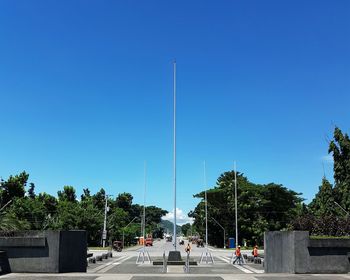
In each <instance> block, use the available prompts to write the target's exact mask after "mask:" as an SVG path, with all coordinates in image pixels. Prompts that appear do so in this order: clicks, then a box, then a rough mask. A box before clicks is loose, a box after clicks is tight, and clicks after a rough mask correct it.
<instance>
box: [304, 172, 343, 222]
mask: <svg viewBox="0 0 350 280" xmlns="http://www.w3.org/2000/svg"><path fill="white" fill-rule="evenodd" d="M309 207H310V209H311V211H312V212H313V214H314V215H316V216H318V217H322V216H330V215H334V214H335V213H336V212H337V211H336V208H335V207H336V206H335V203H334V195H333V187H332V184H331V183H330V182H329V181H328V180H327V179H326V177H323V178H322V184H321V186H320V187H319V191H318V193H317V194H316V196H315V198H314V199H313V200H312V201H311V203H310V204H309Z"/></svg>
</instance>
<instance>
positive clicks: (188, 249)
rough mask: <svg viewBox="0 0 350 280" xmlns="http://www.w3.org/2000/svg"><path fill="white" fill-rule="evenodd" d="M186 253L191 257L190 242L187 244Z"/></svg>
mask: <svg viewBox="0 0 350 280" xmlns="http://www.w3.org/2000/svg"><path fill="white" fill-rule="evenodd" d="M185 252H186V253H187V255H189V254H190V253H191V245H190V242H188V243H187V246H186V248H185Z"/></svg>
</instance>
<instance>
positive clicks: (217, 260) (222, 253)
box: [0, 240, 350, 280]
mask: <svg viewBox="0 0 350 280" xmlns="http://www.w3.org/2000/svg"><path fill="white" fill-rule="evenodd" d="M185 245H187V242H185ZM185 245H182V246H178V247H177V249H178V250H179V251H180V252H181V254H182V257H183V258H184V257H185V255H186V253H185ZM142 249H143V248H142V247H141V248H140V247H134V248H129V249H128V250H123V251H122V252H115V251H114V252H113V258H108V259H104V260H103V261H102V262H97V263H95V264H89V266H88V269H87V273H62V274H15V273H12V274H8V275H3V276H0V279H9V280H10V279H17V280H32V279H33V280H34V279H38V280H42V279H48V280H112V279H118V280H142V279H145V280H151V279H156V280H162V279H168V278H171V279H172V280H182V279H199V280H209V279H213V280H238V279H241V280H282V279H284V280H292V279H300V280H316V279H320V280H328V279H329V280H344V279H349V280H350V275H348V274H346V275H290V274H264V273H263V267H262V265H257V264H256V265H254V264H246V265H232V264H231V257H232V253H233V251H229V250H222V249H214V248H210V250H209V251H210V253H211V255H212V257H213V259H214V263H199V264H198V265H197V266H191V267H190V273H189V274H185V273H184V268H183V266H181V265H180V266H170V265H169V266H168V267H167V271H166V273H163V269H164V268H163V266H161V265H160V266H154V265H152V264H150V263H147V262H145V263H143V264H142V263H141V264H136V259H137V256H138V254H139V252H140V250H142ZM146 250H147V252H148V253H149V255H150V256H151V259H152V260H154V259H157V258H158V259H161V256H162V255H163V253H165V254H166V256H167V255H168V253H169V251H172V250H173V244H172V243H171V242H166V241H164V240H162V241H156V242H154V246H152V247H146ZM205 251H206V249H205V248H197V247H195V246H193V247H192V251H191V255H190V256H191V258H192V259H193V260H196V261H199V259H200V256H201V254H202V253H203V252H205ZM90 252H91V253H93V254H94V255H98V254H102V253H105V252H107V250H106V251H92V250H90ZM247 253H248V254H249V252H247Z"/></svg>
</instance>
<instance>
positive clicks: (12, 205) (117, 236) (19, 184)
mask: <svg viewBox="0 0 350 280" xmlns="http://www.w3.org/2000/svg"><path fill="white" fill-rule="evenodd" d="M28 179H29V174H28V173H26V172H25V171H23V172H22V173H20V174H18V175H15V176H12V175H11V176H10V177H9V178H8V179H7V180H6V181H5V180H1V181H0V209H1V210H0V230H1V231H5V232H11V231H15V230H49V229H52V230H74V229H79V230H86V231H87V233H88V235H87V236H88V245H89V246H99V245H101V241H102V231H103V223H104V213H105V202H106V200H107V205H108V208H107V209H108V214H107V227H106V228H107V233H108V234H107V242H108V241H109V243H110V242H111V241H114V240H122V238H123V236H124V239H125V244H130V243H133V242H134V241H135V237H137V236H142V232H141V221H142V215H143V206H141V205H139V204H134V203H133V196H132V195H131V194H130V193H125V192H124V193H120V194H118V195H117V196H116V197H115V198H114V199H113V198H112V197H111V196H108V195H106V191H105V190H104V189H103V188H101V189H100V190H99V191H98V192H97V193H95V194H91V192H90V190H89V189H88V188H85V189H83V194H82V195H81V197H80V199H77V195H76V190H75V188H74V187H72V186H64V187H63V190H60V191H58V192H57V197H55V196H52V195H50V194H48V193H45V192H43V193H39V194H36V193H35V185H34V183H29V184H28V183H27V182H28ZM165 214H167V211H166V210H163V209H161V208H159V207H156V206H147V207H146V218H145V220H146V222H145V224H146V226H145V228H146V234H147V235H152V236H153V237H162V236H163V228H162V227H160V222H161V217H163V216H164V215H165ZM130 222H132V223H130ZM129 223H130V224H129ZM126 226H127V227H126Z"/></svg>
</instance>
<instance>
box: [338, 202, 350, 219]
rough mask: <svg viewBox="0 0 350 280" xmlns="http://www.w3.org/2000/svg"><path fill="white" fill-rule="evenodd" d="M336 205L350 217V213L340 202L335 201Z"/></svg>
mask: <svg viewBox="0 0 350 280" xmlns="http://www.w3.org/2000/svg"><path fill="white" fill-rule="evenodd" d="M334 203H335V205H337V206H338V207H339V208H340V209H341V210H343V211H344V212H345V213H346V215H347V216H349V215H350V214H349V212H348V211H346V210H345V209H344V208H343V207H341V206H340V204H339V203H338V202H336V201H334Z"/></svg>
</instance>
